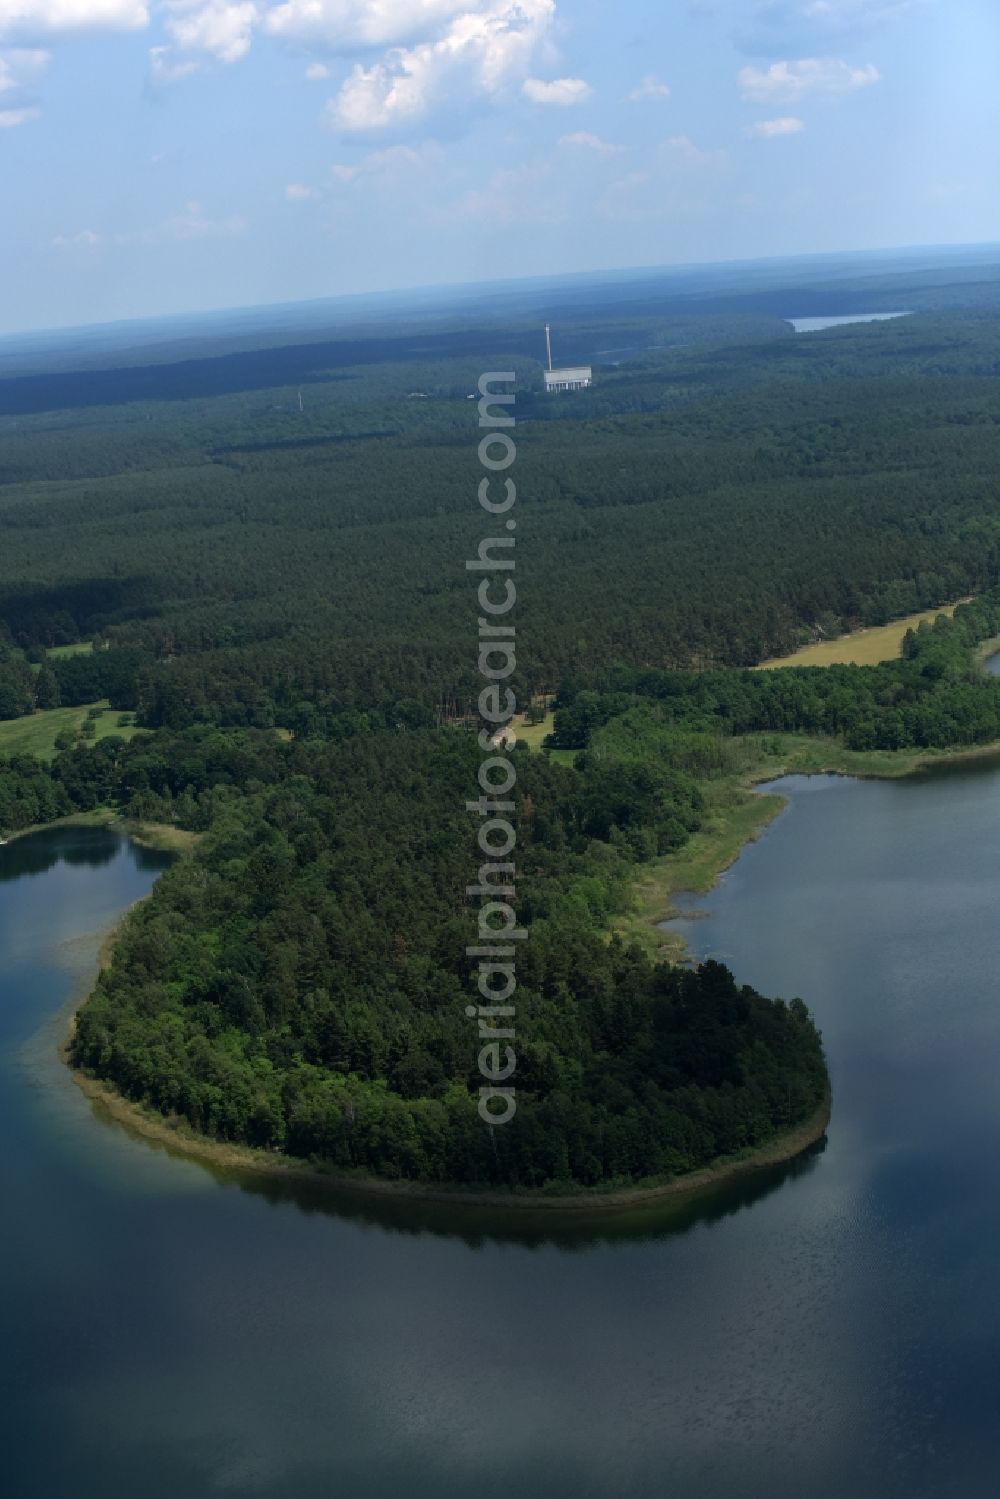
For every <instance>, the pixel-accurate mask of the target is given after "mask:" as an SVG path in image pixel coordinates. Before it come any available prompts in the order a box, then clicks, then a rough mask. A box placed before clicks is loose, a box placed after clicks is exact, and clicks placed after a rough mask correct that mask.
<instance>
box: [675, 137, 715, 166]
mask: <svg viewBox="0 0 1000 1499" xmlns="http://www.w3.org/2000/svg"><path fill="white" fill-rule="evenodd" d="M660 158H661V160H662V161H667V162H669V163H671V164H672V165H676V164H678V163H679V164H682V165H685V166H697V167H708V166H711V167H716V166H721V165H722V164H723V163H724V162H725V161H726V160H727V157H726V153H725V152H724V151H706V150H704V149H703V148H702V147H701V146H697V145H695V143H694V141H693V140H692V139H691V137H690V136H689V135H670V136H668V137H667V139H666V140H665V141H664V142H663V144H662V146H661V147H660Z"/></svg>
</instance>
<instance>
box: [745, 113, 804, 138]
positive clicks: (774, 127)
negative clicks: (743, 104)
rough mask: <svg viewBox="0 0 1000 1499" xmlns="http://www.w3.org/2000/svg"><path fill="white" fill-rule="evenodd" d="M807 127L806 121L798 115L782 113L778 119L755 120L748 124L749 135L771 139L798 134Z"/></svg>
mask: <svg viewBox="0 0 1000 1499" xmlns="http://www.w3.org/2000/svg"><path fill="white" fill-rule="evenodd" d="M805 128H806V127H805V123H804V122H803V121H802V120H800V119H799V118H798V117H797V116H796V115H782V116H781V118H780V119H777V120H755V121H754V123H753V124H752V125H748V126H747V135H756V136H758V137H759V138H760V139H761V140H766V141H770V140H774V139H776V137H778V136H781V135H798V134H799V132H800V131H801V130H804V129H805Z"/></svg>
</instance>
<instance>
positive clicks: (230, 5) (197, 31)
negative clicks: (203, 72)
mask: <svg viewBox="0 0 1000 1499" xmlns="http://www.w3.org/2000/svg"><path fill="white" fill-rule="evenodd" d="M2 3H3V0H0V4H2ZM166 9H167V15H166V21H165V23H164V30H165V31H166V33H167V36H168V37H169V39H170V41H169V45H167V46H158V47H151V48H150V53H149V56H150V64H151V66H152V70H153V73H154V75H155V77H157V78H158V79H159V80H160V81H161V82H163V83H173V82H176V80H177V79H179V78H186V77H187V76H188V75H189V74H190V73H193V72H195V71H196V70H197V69H198V68H199V67H201V65H202V64H203V63H204V62H210V61H211V62H222V63H233V62H239V60H240V58H241V57H245V56H246V54H247V52H248V51H249V50H250V42H251V39H252V36H253V29H254V26H255V25H256V23H257V21H258V20H259V18H260V11H259V10H258V8H257V5H256V4H255V3H254V0H166Z"/></svg>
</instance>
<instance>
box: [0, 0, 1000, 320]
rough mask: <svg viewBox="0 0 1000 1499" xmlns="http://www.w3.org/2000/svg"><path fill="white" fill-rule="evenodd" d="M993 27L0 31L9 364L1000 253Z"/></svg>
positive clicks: (639, 5)
mask: <svg viewBox="0 0 1000 1499" xmlns="http://www.w3.org/2000/svg"><path fill="white" fill-rule="evenodd" d="M998 59H1000V5H998V4H997V0H662V3H659V4H654V3H652V0H0V163H2V173H3V179H2V180H3V193H4V200H5V202H4V213H3V218H2V222H0V332H13V331H20V330H22V329H26V328H34V327H51V326H59V325H65V324H72V323H83V322H96V321H106V320H110V319H114V318H121V317H136V316H143V315H147V314H156V313H164V312H175V311H187V310H198V309H202V308H212V307H220V306H231V305H243V304H253V303H260V302H274V301H287V300H297V299H299V298H308V297H317V296H332V295H337V294H339V293H343V292H357V291H373V290H379V289H387V288H395V287H405V286H411V285H424V284H430V283H439V282H453V281H475V280H488V279H491V278H494V277H508V276H520V275H532V274H541V273H551V272H557V271H561V270H565V271H579V270H590V269H603V268H610V267H624V266H634V265H658V264H669V263H676V262H690V261H700V260H726V259H734V258H744V257H755V256H766V255H783V254H801V253H809V252H814V251H826V250H840V249H866V248H876V247H888V246H896V245H904V244H919V243H935V244H943V243H971V242H977V241H987V240H1000V196H998V193H997V184H998V182H1000V173H998V167H1000V128H998V126H1000V118H998V117H1000V89H998V88H997V85H996V73H997V62H998Z"/></svg>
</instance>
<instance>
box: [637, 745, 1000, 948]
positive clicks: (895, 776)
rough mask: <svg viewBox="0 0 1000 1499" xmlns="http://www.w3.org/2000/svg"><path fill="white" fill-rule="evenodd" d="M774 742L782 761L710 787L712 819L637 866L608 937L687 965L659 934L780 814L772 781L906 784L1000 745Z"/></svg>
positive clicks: (781, 803)
mask: <svg viewBox="0 0 1000 1499" xmlns="http://www.w3.org/2000/svg"><path fill="white" fill-rule="evenodd" d="M778 737H781V738H784V739H785V740H786V741H787V744H786V745H785V747H784V749H783V751H782V752H781V753H780V754H776V755H775V756H774V758H773V759H767V760H765V761H763V762H762V763H761V764H759V765H757V766H754V767H753V768H752V769H750V770H748V771H745V772H743V773H741V774H739V775H736V776H730V777H726V778H723V779H721V780H719V781H718V782H715V783H714V789H715V790H716V791H717V793H718V795H719V797H720V802H719V804H718V805H717V806H716V807H715V808H714V814H715V815H714V818H712V817H710V818H709V821H708V822H707V823H706V825H705V826H704V827H702V828H700V829H699V830H698V831H697V832H696V833H694V834H693V835H692V837H691V838H690V839H689V840H688V842H687V843H686V844H685V845H684V846H683V847H682V848H680V849H678V850H677V851H676V852H674V853H670V854H665V855H664V856H663V857H662V858H660V859H656V860H653V861H651V862H650V863H649V864H647V865H644V866H643V865H639V866H637V869H636V879H635V882H634V885H633V897H634V900H633V907H632V910H631V911H629V912H627V913H625V914H624V915H623V916H622V917H620V918H619V919H618V920H617V921H616V922H614V923H613V924H612V926H611V928H610V931H611V932H612V933H617V934H618V935H619V936H622V937H623V938H625V939H626V940H631V941H638V942H640V943H641V944H642V945H643V946H645V947H646V948H647V949H650V950H651V951H653V952H654V953H656V954H658V955H659V956H661V957H662V958H664V959H666V960H667V961H670V962H674V963H677V962H684V961H686V955H687V943H686V941H685V939H684V938H683V936H682V935H681V934H680V933H679V932H667V931H664V930H663V927H662V925H661V923H663V922H667V921H674V920H677V919H678V918H682V919H684V920H691V919H694V918H693V917H692V914H691V912H690V911H685V910H681V909H680V908H679V907H678V906H677V905H676V904H675V903H674V897H675V896H678V895H707V894H708V893H709V892H710V891H711V890H714V888H715V886H716V885H717V884H718V882H719V880H720V879H721V877H722V876H723V875H724V874H725V873H726V871H727V870H729V869H731V868H732V866H733V865H734V864H735V863H736V861H737V859H739V857H740V855H741V854H742V853H743V850H744V849H745V848H746V847H747V845H748V844H750V843H754V842H756V840H757V839H758V838H760V837H761V836H762V835H763V834H764V833H765V832H766V831H767V829H768V828H769V827H770V826H771V824H772V823H774V822H775V821H776V820H777V818H778V817H779V816H780V815H781V813H782V812H783V811H784V810H785V807H786V806H787V805H788V798H787V797H786V796H784V795H783V794H782V793H781V792H780V791H761V790H760V789H759V788H760V787H761V786H765V785H767V784H768V783H770V782H772V781H779V780H782V779H783V778H784V777H785V776H794V775H802V776H815V775H832V776H843V777H844V778H845V779H849V780H858V781H893V780H907V779H910V778H915V777H919V776H922V775H930V774H933V773H934V772H935V771H936V770H944V769H948V768H949V767H952V766H961V765H963V764H970V765H971V764H975V763H977V762H978V761H987V760H998V761H1000V740H991V741H990V742H989V743H988V744H978V745H967V746H964V747H961V748H954V749H941V750H934V749H921V750H916V749H913V750H866V751H859V750H848V749H845V748H844V747H843V746H842V745H838V744H837V743H836V741H834V740H821V739H818V738H811V737H810V736H808V735H791V734H789V735H783V736H778ZM708 784H709V785H710V786H713V783H711V782H710V783H708Z"/></svg>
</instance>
